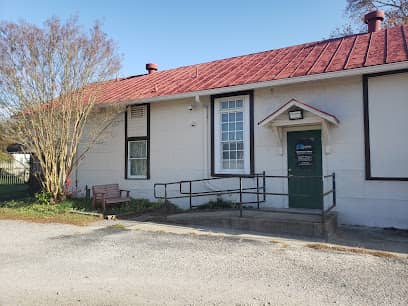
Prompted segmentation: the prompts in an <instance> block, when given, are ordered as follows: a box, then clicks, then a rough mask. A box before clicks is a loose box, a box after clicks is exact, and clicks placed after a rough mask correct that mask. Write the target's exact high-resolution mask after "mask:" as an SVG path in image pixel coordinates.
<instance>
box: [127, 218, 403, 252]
mask: <svg viewBox="0 0 408 306" xmlns="http://www.w3.org/2000/svg"><path fill="white" fill-rule="evenodd" d="M125 221H130V222H131V221H139V222H146V221H148V222H152V223H157V224H167V225H178V226H180V227H183V228H191V229H194V230H198V231H202V232H203V233H204V232H210V233H218V234H226V235H230V236H232V237H233V236H236V238H237V239H240V240H242V237H240V236H242V235H257V236H262V237H268V238H271V239H273V238H274V237H279V238H284V239H295V240H301V241H303V242H311V243H312V242H327V243H331V244H336V245H340V246H346V247H359V248H366V249H372V250H378V251H386V252H395V253H404V254H408V230H398V229H383V228H374V227H363V226H339V227H338V228H337V231H336V232H335V233H334V234H332V235H330V236H329V237H328V239H327V240H326V239H322V238H314V237H306V236H302V235H301V234H300V235H285V234H270V233H262V232H254V231H242V230H235V229H229V228H221V227H216V226H202V225H194V224H188V225H186V224H177V223H175V222H169V220H168V219H166V217H165V216H161V217H157V216H151V215H142V216H138V217H129V218H127V219H125Z"/></svg>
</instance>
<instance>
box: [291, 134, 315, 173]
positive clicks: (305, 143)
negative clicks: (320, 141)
mask: <svg viewBox="0 0 408 306" xmlns="http://www.w3.org/2000/svg"><path fill="white" fill-rule="evenodd" d="M313 141H314V138H300V139H298V141H297V143H296V149H295V156H296V166H297V167H310V166H312V165H313Z"/></svg>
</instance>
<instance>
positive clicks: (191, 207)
mask: <svg viewBox="0 0 408 306" xmlns="http://www.w3.org/2000/svg"><path fill="white" fill-rule="evenodd" d="M191 201H192V195H191V181H190V210H192V209H193V206H192V205H191Z"/></svg>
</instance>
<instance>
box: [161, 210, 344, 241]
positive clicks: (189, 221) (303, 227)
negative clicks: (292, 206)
mask: <svg viewBox="0 0 408 306" xmlns="http://www.w3.org/2000/svg"><path fill="white" fill-rule="evenodd" d="M166 222H169V223H173V224H180V225H199V226H206V227H219V228H226V229H232V230H243V231H251V232H260V233H267V234H279V235H297V236H306V237H317V238H327V237H328V236H330V235H332V234H333V233H334V232H335V231H336V229H337V214H336V213H334V212H332V213H330V214H329V215H327V216H326V218H325V222H324V223H323V221H322V217H321V216H320V215H316V214H312V215H307V214H291V213H285V212H270V211H257V210H244V212H243V216H242V217H239V211H237V210H216V211H197V210H195V211H192V212H187V213H180V214H174V215H169V216H167V218H166Z"/></svg>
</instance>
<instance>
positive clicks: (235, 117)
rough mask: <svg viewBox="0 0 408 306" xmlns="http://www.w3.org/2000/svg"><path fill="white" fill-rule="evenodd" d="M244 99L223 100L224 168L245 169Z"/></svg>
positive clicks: (222, 148) (222, 143)
mask: <svg viewBox="0 0 408 306" xmlns="http://www.w3.org/2000/svg"><path fill="white" fill-rule="evenodd" d="M242 108H243V101H242V100H240V99H238V100H234V101H233V100H228V101H223V102H221V155H222V156H221V157H222V167H223V168H224V169H244V141H243V136H244V112H243V109H242Z"/></svg>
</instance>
